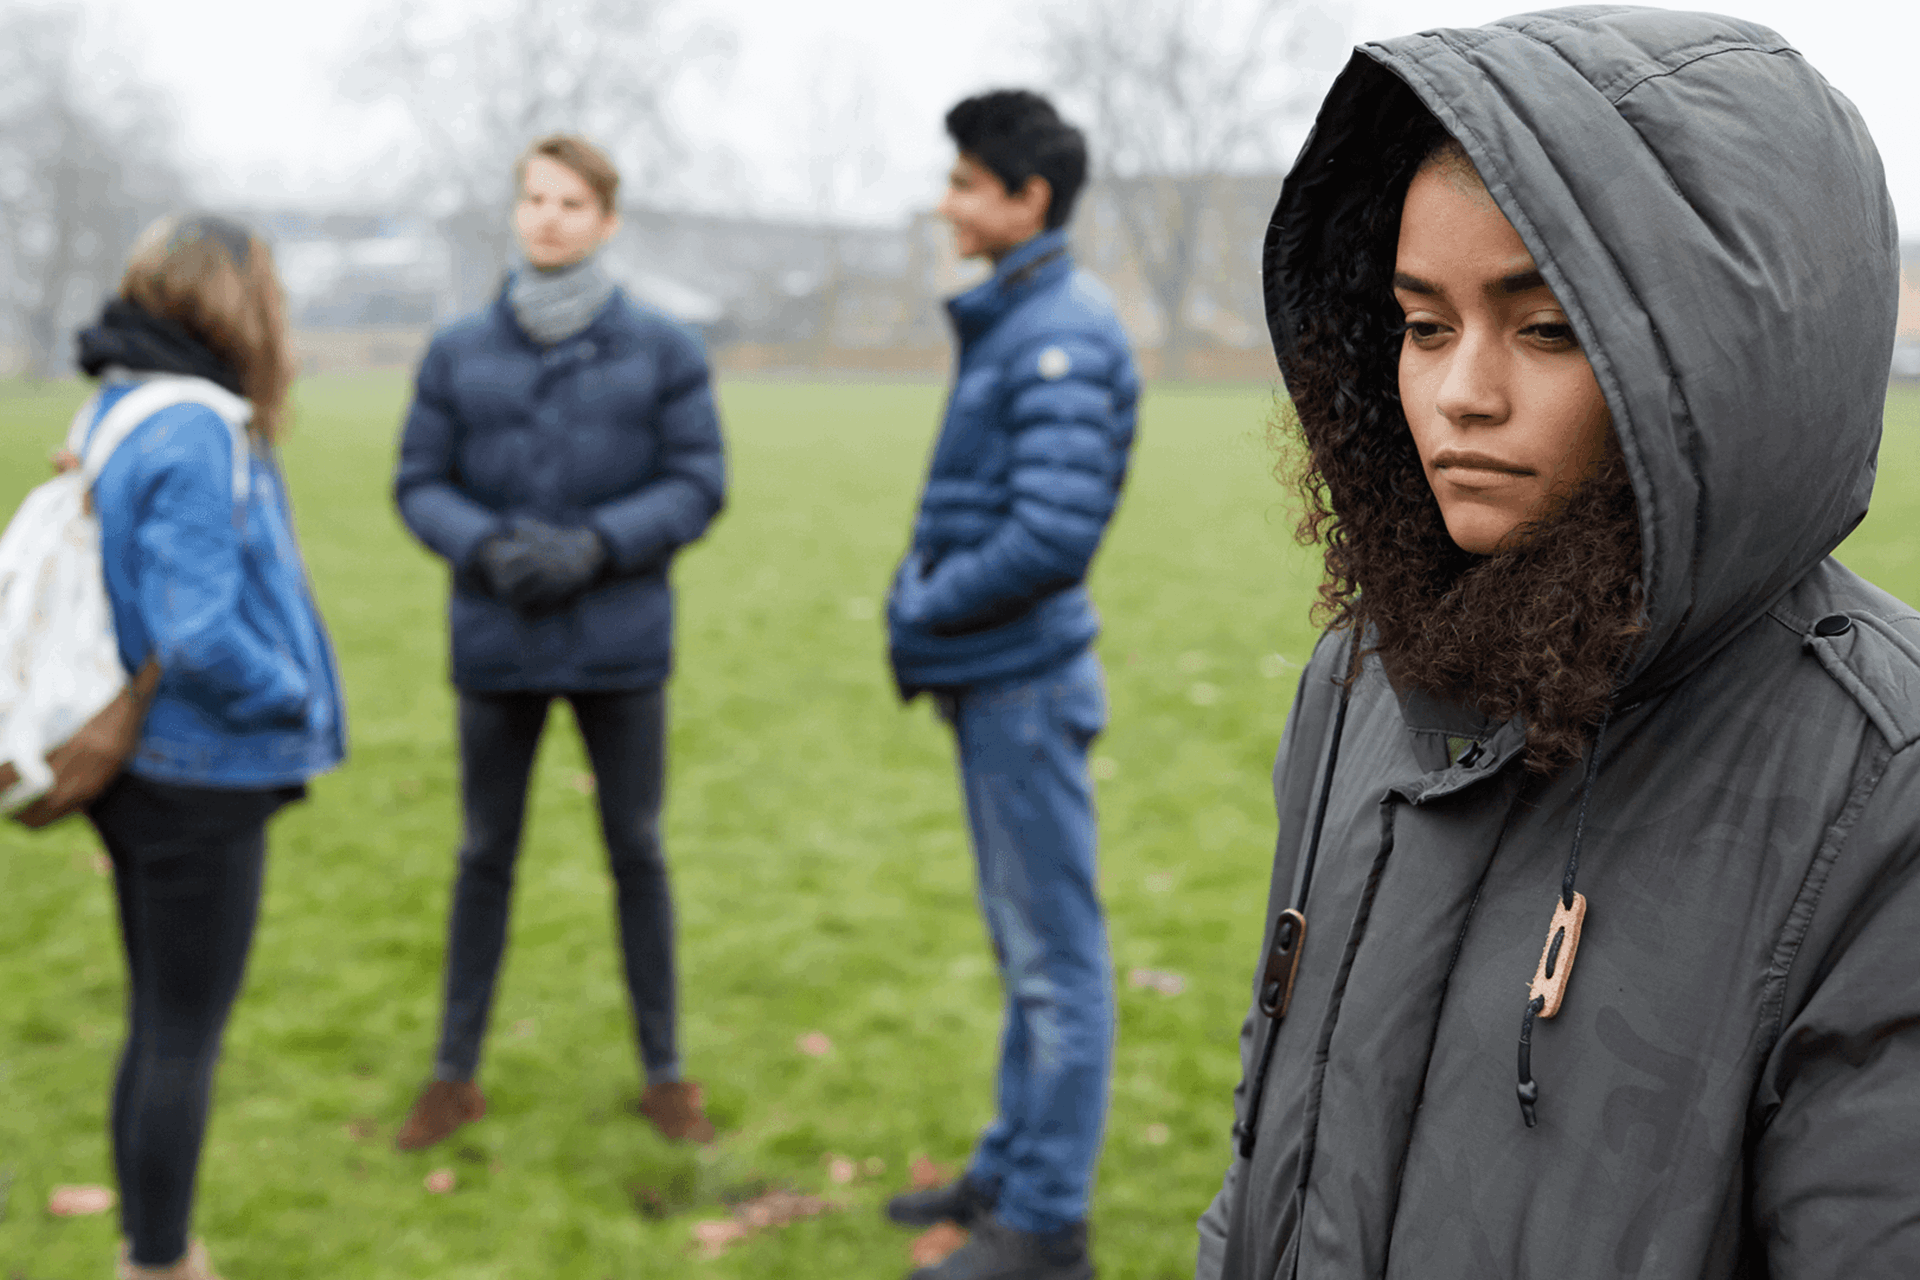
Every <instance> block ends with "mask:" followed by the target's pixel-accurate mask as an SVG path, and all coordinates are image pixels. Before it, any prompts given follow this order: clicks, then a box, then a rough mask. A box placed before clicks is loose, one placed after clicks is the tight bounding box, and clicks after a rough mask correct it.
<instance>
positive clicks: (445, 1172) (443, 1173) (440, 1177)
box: [426, 1169, 457, 1196]
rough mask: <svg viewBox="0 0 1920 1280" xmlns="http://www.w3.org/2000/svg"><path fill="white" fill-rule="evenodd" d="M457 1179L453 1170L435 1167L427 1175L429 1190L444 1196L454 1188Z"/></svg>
mask: <svg viewBox="0 0 1920 1280" xmlns="http://www.w3.org/2000/svg"><path fill="white" fill-rule="evenodd" d="M456 1181H457V1179H456V1178H455V1177H454V1174H453V1170H451V1169H435V1170H434V1171H433V1172H432V1173H430V1174H428V1175H427V1183H426V1185H427V1190H429V1191H431V1192H433V1194H435V1195H437V1196H444V1195H446V1194H447V1193H448V1192H449V1191H452V1190H453V1186H454V1183H455V1182H456Z"/></svg>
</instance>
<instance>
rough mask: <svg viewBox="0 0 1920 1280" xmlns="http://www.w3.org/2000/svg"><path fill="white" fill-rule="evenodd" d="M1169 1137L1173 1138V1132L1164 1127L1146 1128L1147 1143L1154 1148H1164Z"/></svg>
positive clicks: (1158, 1125)
mask: <svg viewBox="0 0 1920 1280" xmlns="http://www.w3.org/2000/svg"><path fill="white" fill-rule="evenodd" d="M1171 1137H1173V1130H1171V1129H1169V1128H1167V1126H1166V1125H1163V1124H1150V1125H1148V1126H1147V1141H1148V1142H1149V1143H1151V1144H1152V1145H1154V1146H1156V1147H1164V1146H1166V1145H1167V1140H1168V1139H1169V1138H1171Z"/></svg>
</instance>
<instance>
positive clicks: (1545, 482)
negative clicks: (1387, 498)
mask: <svg viewBox="0 0 1920 1280" xmlns="http://www.w3.org/2000/svg"><path fill="white" fill-rule="evenodd" d="M1393 293H1394V297H1395V298H1396V299H1397V300H1398V301H1399V303H1400V306H1401V309H1402V310H1403V311H1405V312H1406V318H1407V330H1406V337H1405V339H1404V341H1403V344H1402V346H1401V348H1400V402H1401V406H1402V408H1403V409H1404V410H1405V411H1406V415H1407V427H1408V429H1409V430H1411V431H1412V432H1413V443H1414V447H1415V448H1416V449H1417V450H1418V451H1419V453H1420V465H1421V467H1422V468H1423V469H1424V470H1425V471H1426V474H1427V483H1428V484H1429V485H1431V486H1432V487H1433V495H1434V497H1435V498H1436V499H1437V500H1438V501H1439V503H1440V514H1441V516H1442V517H1443V518H1445V520H1446V522H1447V533H1448V534H1449V535H1451V536H1452V538H1453V540H1454V542H1456V543H1458V544H1459V546H1460V547H1461V549H1462V550H1465V551H1471V552H1473V553H1475V554H1477V555H1488V554H1491V553H1492V552H1494V551H1496V550H1499V549H1501V548H1502V547H1503V546H1508V545H1511V543H1510V539H1511V538H1512V537H1513V535H1514V533H1515V531H1516V530H1518V529H1520V528H1521V527H1522V526H1524V525H1526V524H1528V523H1529V522H1531V521H1534V520H1538V519H1540V518H1541V517H1543V516H1545V515H1548V514H1549V513H1550V511H1551V509H1552V505H1553V503H1555V502H1557V501H1559V500H1561V499H1562V498H1564V497H1565V495H1566V494H1567V493H1569V492H1570V491H1571V490H1572V489H1573V488H1575V487H1576V486H1577V485H1579V483H1580V482H1581V481H1582V480H1585V479H1586V478H1587V477H1588V476H1589V475H1591V474H1592V473H1593V472H1594V470H1595V469H1596V468H1597V467H1598V466H1599V465H1600V463H1601V462H1602V461H1603V460H1604V459H1605V457H1606V455H1607V450H1608V446H1609V444H1610V442H1611V440H1612V435H1613V426H1612V421H1611V418H1610V417H1609V415H1608V412H1607V402H1606V399H1605V397H1603V396H1602V395H1601V394H1600V384H1599V383H1598V382H1597V381H1596V380H1595V379H1594V376H1593V368H1592V366H1591V365H1589V364H1588V363H1587V357H1586V356H1585V354H1583V353H1582V352H1581V350H1580V342H1579V339H1577V338H1576V337H1574V333H1573V327H1572V325H1570V324H1569V323H1568V321H1567V313H1566V312H1565V311H1564V310H1563V309H1562V308H1561V306H1560V303H1559V301H1558V300H1557V299H1555V297H1554V296H1553V291H1552V290H1551V289H1549V288H1547V285H1546V282H1545V281H1544V280H1542V279H1541V278H1540V273H1539V271H1538V270H1537V269H1536V267H1535V264H1534V261H1533V256H1532V255H1531V254H1529V253H1528V252H1527V247H1526V245H1525V244H1523V243H1522V242H1521V240H1520V236H1519V233H1518V232H1516V231H1515V230H1514V229H1513V225H1512V224H1511V223H1509V222H1508V221H1507V219H1506V217H1505V215H1503V214H1502V213H1501V212H1500V209H1499V207H1498V206H1497V205H1495V204H1494V202H1493V198H1492V197H1491V196H1489V195H1488V194H1487V190H1486V188H1485V187H1484V186H1483V185H1481V182H1480V179H1479V176H1478V175H1477V174H1475V173H1474V171H1473V168H1472V166H1471V165H1470V164H1469V163H1468V162H1467V161H1466V159H1465V157H1463V156H1458V155H1455V156H1445V155H1443V156H1442V157H1440V158H1439V159H1437V160H1430V161H1428V162H1427V163H1426V164H1424V165H1422V166H1421V168H1420V171H1419V172H1418V173H1417V174H1416V175H1415V176H1414V179H1413V183H1412V185H1411V186H1409V187H1408V188H1407V202H1406V206H1405V209H1404V211H1403V212H1402V214H1401V218H1400V245H1399V252H1398V256H1397V258H1396V260H1395V262H1394V275H1393Z"/></svg>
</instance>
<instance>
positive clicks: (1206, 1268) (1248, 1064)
mask: <svg viewBox="0 0 1920 1280" xmlns="http://www.w3.org/2000/svg"><path fill="white" fill-rule="evenodd" d="M1346 643H1347V641H1346V637H1345V634H1344V633H1341V634H1335V633H1334V632H1327V633H1325V634H1323V635H1322V636H1321V637H1320V640H1319V643H1318V644H1316V645H1315V646H1314V653H1313V657H1312V659H1311V660H1310V661H1309V662H1308V663H1307V667H1306V670H1305V671H1303V672H1301V673H1300V687H1299V689H1298V691H1297V692H1296V693H1295V694H1294V698H1293V705H1292V706H1291V707H1289V708H1288V709H1287V723H1286V726H1285V728H1284V729H1283V730H1282V731H1281V735H1280V750H1279V754H1278V757H1277V758H1276V759H1275V761H1274V768H1273V787H1274V803H1275V810H1276V813H1277V815H1278V819H1279V821H1278V835H1277V837H1276V839H1275V843H1274V858H1273V879H1272V881H1271V883H1270V884H1269V886H1268V890H1267V915H1266V921H1265V928H1264V929H1263V930H1262V931H1261V938H1260V948H1261V949H1260V952H1259V955H1258V956H1256V958H1255V963H1254V969H1253V986H1254V996H1255V997H1256V999H1257V996H1258V992H1259V982H1260V972H1261V969H1262V968H1263V967H1264V960H1265V956H1266V948H1267V946H1268V944H1269V939H1268V937H1267V933H1268V931H1270V930H1271V929H1272V927H1273V920H1274V917H1275V916H1277V915H1278V914H1279V913H1280V911H1281V910H1282V909H1283V908H1284V907H1285V906H1286V905H1287V896H1288V894H1289V893H1290V892H1291V891H1292V888H1293V871H1294V863H1295V860H1296V857H1297V853H1298V850H1299V848H1300V844H1301V841H1302V840H1303V839H1304V838H1305V830H1306V824H1307V823H1308V822H1310V821H1311V820H1312V816H1311V812H1310V808H1309V805H1310V799H1309V797H1310V795H1311V793H1312V791H1313V789H1314V780H1315V777H1316V775H1317V773H1318V771H1319V768H1320V762H1321V759H1322V758H1323V757H1324V755H1325V754H1326V748H1327V735H1328V733H1329V732H1331V728H1330V717H1331V714H1332V710H1333V707H1334V705H1335V703H1336V702H1337V701H1338V694H1337V692H1336V691H1335V689H1334V685H1333V674H1334V672H1335V671H1337V670H1338V669H1339V663H1340V662H1341V661H1342V660H1343V659H1344V656H1345V653H1346ZM1266 1026H1267V1022H1266V1018H1265V1017H1264V1016H1263V1015H1262V1014H1261V1013H1260V1010H1259V1007H1258V1004H1257V1003H1256V1000H1249V1001H1248V1007H1247V1016H1246V1017H1245V1018H1244V1019H1242V1020H1241V1023H1240V1042H1239V1043H1240V1081H1239V1083H1238V1084H1236V1085H1234V1087H1233V1131H1234V1133H1236V1134H1237V1133H1238V1132H1239V1127H1240V1126H1241V1125H1243V1124H1246V1123H1247V1122H1248V1120H1249V1116H1248V1114H1247V1111H1248V1107H1249V1103H1250V1101H1251V1099H1250V1097H1249V1091H1250V1085H1251V1081H1252V1079H1253V1074H1254V1071H1255V1069H1256V1061H1257V1058H1258V1056H1259V1053H1260V1047H1261V1039H1262V1036H1263V1035H1264V1034H1265V1031H1266ZM1230 1149H1231V1150H1232V1152H1233V1154H1232V1162H1231V1163H1230V1164H1229V1165H1228V1166H1227V1173H1226V1177H1225V1178H1224V1179H1223V1180H1222V1183H1221V1187H1220V1191H1219V1194H1217V1195H1215V1196H1214V1198H1213V1202H1212V1203H1211V1204H1209V1205H1208V1206H1207V1210H1206V1212H1205V1213H1203V1214H1202V1215H1201V1216H1200V1222H1199V1229H1200V1249H1199V1254H1198V1256H1197V1258H1196V1261H1195V1265H1194V1280H1221V1277H1222V1276H1223V1275H1224V1268H1225V1263H1226V1255H1227V1234H1228V1230H1229V1228H1230V1227H1231V1225H1232V1220H1233V1205H1234V1201H1235V1200H1236V1198H1237V1197H1238V1196H1239V1194H1240V1181H1241V1179H1242V1178H1244V1177H1245V1176H1246V1166H1247V1161H1246V1159H1245V1158H1243V1157H1242V1156H1241V1155H1240V1154H1239V1150H1238V1146H1237V1144H1236V1145H1235V1146H1233V1147H1232V1148H1230Z"/></svg>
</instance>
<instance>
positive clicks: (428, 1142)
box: [393, 1080, 487, 1151]
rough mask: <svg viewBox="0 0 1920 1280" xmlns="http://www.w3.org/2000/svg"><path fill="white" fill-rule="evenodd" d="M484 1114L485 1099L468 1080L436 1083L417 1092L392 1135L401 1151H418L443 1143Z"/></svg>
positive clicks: (439, 1081) (485, 1108)
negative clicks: (405, 1117) (404, 1121)
mask: <svg viewBox="0 0 1920 1280" xmlns="http://www.w3.org/2000/svg"><path fill="white" fill-rule="evenodd" d="M486 1114H487V1100H486V1099H485V1098H484V1097H482V1096H481V1094H480V1086H479V1085H477V1084H475V1083H474V1082H473V1081H471V1080H435V1081H432V1082H431V1083H429V1084H428V1085H427V1087H426V1088H424V1089H422V1090H421V1091H420V1096H419V1098H417V1099H415V1101H414V1104H413V1110H412V1111H410V1112H408V1113H407V1122H406V1123H405V1124H403V1125H401V1126H400V1132H399V1133H396V1134H395V1135H394V1136H393V1145H394V1146H395V1147H396V1148H398V1149H399V1150H401V1151H420V1150H424V1149H425V1148H427V1147H430V1146H432V1145H433V1144H434V1143H436V1142H443V1141H445V1140H446V1139H447V1137H448V1136H449V1135H451V1134H452V1133H453V1131H454V1130H455V1129H458V1128H459V1127H460V1126H461V1125H463V1124H472V1123H473V1122H474V1121H475V1120H478V1119H479V1118H480V1117H481V1116H484V1115H486Z"/></svg>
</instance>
